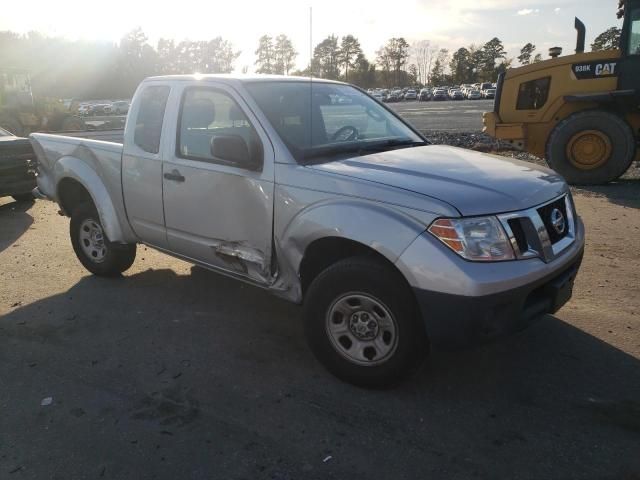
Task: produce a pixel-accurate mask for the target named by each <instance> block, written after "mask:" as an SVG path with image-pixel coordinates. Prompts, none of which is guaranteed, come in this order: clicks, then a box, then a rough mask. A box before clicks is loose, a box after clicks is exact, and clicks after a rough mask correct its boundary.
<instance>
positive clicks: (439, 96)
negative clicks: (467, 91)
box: [432, 88, 449, 101]
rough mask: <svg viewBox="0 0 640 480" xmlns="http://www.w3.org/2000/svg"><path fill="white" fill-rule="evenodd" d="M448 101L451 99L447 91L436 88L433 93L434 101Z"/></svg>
mask: <svg viewBox="0 0 640 480" xmlns="http://www.w3.org/2000/svg"><path fill="white" fill-rule="evenodd" d="M448 99H449V95H447V92H446V91H445V90H442V89H440V88H436V89H435V90H434V91H433V95H432V100H434V101H442V100H448Z"/></svg>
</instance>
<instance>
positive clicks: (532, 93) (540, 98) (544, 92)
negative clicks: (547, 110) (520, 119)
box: [516, 77, 551, 110]
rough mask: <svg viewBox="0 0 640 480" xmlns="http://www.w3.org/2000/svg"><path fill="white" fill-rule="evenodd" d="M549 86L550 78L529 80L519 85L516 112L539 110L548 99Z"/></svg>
mask: <svg viewBox="0 0 640 480" xmlns="http://www.w3.org/2000/svg"><path fill="white" fill-rule="evenodd" d="M550 85H551V77H545V78H540V79H538V80H531V81H530V82H525V83H522V84H520V89H519V90H518V102H517V103H516V110H539V109H541V108H542V107H543V106H544V104H545V103H547V98H549V86H550Z"/></svg>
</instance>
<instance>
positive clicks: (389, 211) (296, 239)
mask: <svg viewBox="0 0 640 480" xmlns="http://www.w3.org/2000/svg"><path fill="white" fill-rule="evenodd" d="M425 229H426V224H425V222H424V218H421V219H418V218H416V217H413V216H411V215H410V214H409V213H407V212H405V211H403V210H402V209H399V208H398V209H396V208H394V207H393V206H390V205H386V204H382V203H375V202H371V201H366V200H359V199H329V200H325V201H322V202H318V203H315V204H313V205H310V206H308V207H307V208H304V209H303V210H301V211H300V212H298V213H297V214H296V215H295V217H294V218H293V219H292V220H291V221H290V222H289V223H288V224H287V226H286V227H285V228H284V229H283V231H282V232H281V234H280V235H277V234H276V248H277V249H278V254H279V256H280V258H281V259H282V257H283V256H284V260H285V262H286V264H287V266H288V268H289V269H290V271H291V273H293V274H295V276H296V277H297V278H299V274H300V264H301V262H302V258H303V257H304V254H305V251H306V249H307V247H308V246H309V245H310V244H311V243H313V242H314V241H316V240H319V239H321V238H327V237H334V238H335V237H338V238H345V239H348V240H352V241H355V242H358V243H361V244H363V245H366V246H368V247H370V248H372V249H374V250H375V251H377V252H378V253H380V254H381V255H383V256H384V257H385V258H387V259H388V260H389V261H390V262H392V263H395V262H396V260H397V259H398V258H399V257H400V255H402V252H404V250H405V249H406V248H407V247H408V246H409V245H410V244H411V243H412V242H413V241H414V240H415V239H416V238H417V237H418V236H419V235H420V234H421V233H422V232H424V231H425Z"/></svg>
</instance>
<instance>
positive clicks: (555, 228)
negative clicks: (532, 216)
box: [538, 197, 569, 245]
mask: <svg viewBox="0 0 640 480" xmlns="http://www.w3.org/2000/svg"><path fill="white" fill-rule="evenodd" d="M556 212H560V215H561V216H557V213H556ZM538 214H539V215H540V218H541V219H542V222H543V223H544V226H545V228H546V229H547V234H549V240H551V244H552V245H553V244H555V243H558V242H559V241H560V240H562V239H563V238H564V237H566V236H567V234H568V233H569V221H568V219H567V205H566V203H565V200H564V197H563V198H560V199H558V200H556V201H555V202H552V203H549V204H547V205H545V206H543V207H540V208H539V209H538ZM554 214H555V215H556V217H555V218H554ZM554 220H555V221H556V224H554Z"/></svg>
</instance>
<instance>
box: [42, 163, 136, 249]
mask: <svg viewBox="0 0 640 480" xmlns="http://www.w3.org/2000/svg"><path fill="white" fill-rule="evenodd" d="M54 177H55V178H57V179H58V182H57V187H56V198H55V200H56V201H57V202H58V203H60V190H59V189H60V186H61V184H62V180H64V179H67V178H69V179H73V180H75V181H77V182H78V183H80V184H81V185H82V186H83V187H84V188H85V189H86V190H87V192H89V195H90V196H91V199H92V200H93V204H94V205H95V207H96V210H97V211H98V215H99V216H100V223H101V224H102V226H103V228H104V230H105V233H106V234H107V237H108V238H109V240H110V241H112V242H117V243H133V242H135V241H136V238H135V236H133V233H132V232H131V230H130V228H129V227H128V225H127V224H126V219H124V218H120V217H119V216H118V214H117V212H116V208H115V206H114V204H113V201H112V200H111V196H110V195H109V191H108V190H107V188H106V186H105V184H104V182H103V181H102V179H101V178H100V177H99V176H98V174H97V173H96V172H95V171H94V170H93V169H92V168H91V167H90V166H89V165H87V164H86V163H85V162H84V161H82V160H80V159H78V158H75V157H69V156H68V157H61V158H60V159H59V160H58V161H57V162H56V164H55V166H54ZM66 213H68V214H70V213H71V212H66Z"/></svg>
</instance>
